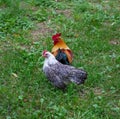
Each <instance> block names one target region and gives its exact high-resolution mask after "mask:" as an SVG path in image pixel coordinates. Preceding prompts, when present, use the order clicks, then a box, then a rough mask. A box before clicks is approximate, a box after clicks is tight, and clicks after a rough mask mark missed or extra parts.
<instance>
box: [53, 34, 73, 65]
mask: <svg viewBox="0 0 120 119" xmlns="http://www.w3.org/2000/svg"><path fill="white" fill-rule="evenodd" d="M60 36H61V33H57V34H55V35H53V36H52V40H53V42H54V46H53V48H52V54H53V55H54V56H55V57H56V59H57V60H58V61H59V62H61V63H62V64H70V63H71V62H72V60H73V54H72V51H71V50H70V48H69V47H68V46H67V45H66V43H65V42H64V41H63V39H62V38H61V37H60Z"/></svg>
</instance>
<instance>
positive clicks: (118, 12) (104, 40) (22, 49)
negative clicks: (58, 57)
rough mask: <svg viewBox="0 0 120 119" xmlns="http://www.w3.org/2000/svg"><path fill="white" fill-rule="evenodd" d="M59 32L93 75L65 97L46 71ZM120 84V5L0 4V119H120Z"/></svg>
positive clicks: (85, 0) (34, 0) (76, 1)
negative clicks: (46, 60) (45, 52)
mask: <svg viewBox="0 0 120 119" xmlns="http://www.w3.org/2000/svg"><path fill="white" fill-rule="evenodd" d="M56 32H61V33H62V37H63V38H64V39H65V42H66V43H67V44H68V45H69V47H70V48H71V49H72V51H73V53H74V60H73V63H72V65H73V66H75V67H82V68H84V69H85V70H86V71H87V72H88V79H87V80H86V82H85V84H84V85H80V86H76V85H74V84H70V85H69V86H68V88H67V91H66V92H62V91H61V90H58V89H56V88H54V87H53V86H52V85H51V84H50V82H49V81H48V80H47V79H46V77H45V75H44V73H43V72H42V65H43V61H44V59H43V58H42V57H41V53H42V51H43V50H44V49H47V50H49V51H50V50H51V48H52V46H53V44H52V40H51V36H52V35H53V34H54V33H56ZM119 80H120V8H119V1H117V0H115V1H114V0H107V1H101V0H93V1H90V0H64V1H63V0H59V1H58V2H55V1H54V0H47V1H46V0H41V1H39V0H26V2H24V1H20V0H15V1H13V0H4V1H3V0H0V119H39V118H41V119H119V117H120V81H119Z"/></svg>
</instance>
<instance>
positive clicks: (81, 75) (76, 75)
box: [43, 53, 87, 89]
mask: <svg viewBox="0 0 120 119" xmlns="http://www.w3.org/2000/svg"><path fill="white" fill-rule="evenodd" d="M49 54H50V57H49V58H48V59H46V60H47V61H45V62H44V66H43V71H44V72H45V75H46V77H47V78H48V79H49V80H50V82H51V83H52V84H53V85H54V86H55V87H58V88H60V89H64V88H65V87H66V86H67V84H68V83H70V82H73V83H76V84H78V85H79V84H83V83H84V81H85V79H86V78H87V73H86V72H85V71H84V70H81V69H78V68H75V67H73V66H70V65H63V64H61V63H60V62H58V61H57V60H56V59H55V57H54V56H53V55H52V54H51V53H49ZM51 61H53V63H51Z"/></svg>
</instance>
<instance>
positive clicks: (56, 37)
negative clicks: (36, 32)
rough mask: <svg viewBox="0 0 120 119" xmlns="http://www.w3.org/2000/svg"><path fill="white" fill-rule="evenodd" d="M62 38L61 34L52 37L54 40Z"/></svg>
mask: <svg viewBox="0 0 120 119" xmlns="http://www.w3.org/2000/svg"><path fill="white" fill-rule="evenodd" d="M60 36H61V33H56V34H55V35H53V36H52V39H53V40H56V39H58V38H59V37H60Z"/></svg>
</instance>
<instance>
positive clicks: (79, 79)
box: [70, 70, 87, 85]
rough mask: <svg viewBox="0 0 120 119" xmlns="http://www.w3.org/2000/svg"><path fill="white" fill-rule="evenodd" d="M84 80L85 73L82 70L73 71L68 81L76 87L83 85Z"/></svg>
mask: <svg viewBox="0 0 120 119" xmlns="http://www.w3.org/2000/svg"><path fill="white" fill-rule="evenodd" d="M86 79H87V73H86V72H85V71H83V70H79V71H78V70H74V71H73V74H72V75H71V77H70V81H71V82H73V83H75V84H77V85H80V84H84V82H85V80H86Z"/></svg>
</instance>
